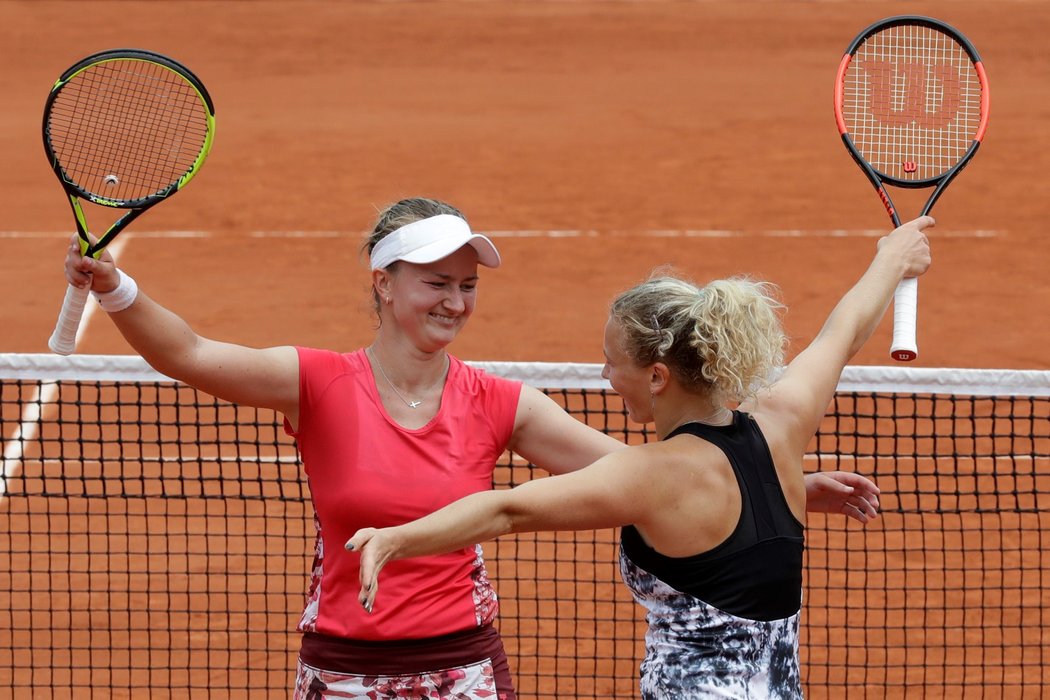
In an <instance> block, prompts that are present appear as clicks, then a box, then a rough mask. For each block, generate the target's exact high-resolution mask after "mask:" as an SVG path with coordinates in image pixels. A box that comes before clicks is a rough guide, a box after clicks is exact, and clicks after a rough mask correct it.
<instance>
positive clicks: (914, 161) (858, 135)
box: [835, 16, 990, 361]
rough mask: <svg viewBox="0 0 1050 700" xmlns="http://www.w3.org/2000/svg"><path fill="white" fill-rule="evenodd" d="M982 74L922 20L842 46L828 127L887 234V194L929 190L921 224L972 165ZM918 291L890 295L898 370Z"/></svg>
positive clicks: (983, 104)
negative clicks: (866, 183) (859, 174)
mask: <svg viewBox="0 0 1050 700" xmlns="http://www.w3.org/2000/svg"><path fill="white" fill-rule="evenodd" d="M989 106H990V96H989V91H988V77H987V75H986V74H985V71H984V65H983V64H982V63H981V58H980V56H978V54H977V50H976V49H974V47H973V44H971V43H970V42H969V41H968V40H967V39H966V37H964V36H963V35H962V34H960V33H959V32H958V31H957V30H956V29H954V28H953V27H950V26H948V25H947V24H945V23H944V22H941V21H939V20H935V19H931V18H929V17H918V16H899V17H890V18H887V19H884V20H882V21H879V22H876V23H875V24H873V25H871V26H870V27H868V28H867V29H865V30H864V31H862V32H861V33H860V34H858V35H857V37H856V38H855V39H854V40H853V41H852V42H851V43H850V45H849V47H848V48H847V49H846V53H845V55H844V56H843V57H842V61H841V62H840V63H839V69H838V74H837V75H836V76H835V122H836V123H837V125H838V129H839V134H840V135H841V136H842V142H843V143H844V144H845V145H846V148H847V149H848V150H849V153H850V155H852V156H853V159H854V160H855V161H856V162H857V164H858V165H859V166H860V168H861V170H863V171H864V174H865V175H867V176H868V179H869V180H870V181H871V184H872V185H873V186H874V187H875V190H876V191H877V192H878V194H879V198H880V199H881V200H882V204H883V206H884V207H885V208H886V212H887V213H888V214H889V216H890V219H891V220H892V221H893V225H894V226H900V223H901V220H900V217H899V216H898V214H897V210H896V209H895V207H894V204H893V200H892V199H891V198H890V195H889V192H887V190H886V185H893V186H895V187H903V188H909V189H915V188H924V187H933V188H934V189H933V192H932V193H931V194H930V196H929V198H928V199H927V200H926V204H925V206H924V207H923V209H922V211H921V212H920V215H925V214H928V213H929V212H930V210H931V209H933V205H934V204H935V203H936V202H937V200H938V198H939V197H940V196H941V194H942V193H943V192H944V189H945V188H946V187H947V186H948V184H949V183H950V182H951V181H952V180H953V179H955V177H956V176H957V175H958V174H959V173H960V172H961V171H962V169H963V168H964V167H965V166H966V164H967V163H969V162H970V159H971V158H973V156H974V154H975V153H976V152H977V149H978V147H979V146H980V145H981V140H982V139H983V138H984V132H985V129H986V128H987V126H988V110H989ZM917 296H918V284H917V282H916V280H915V279H906V280H903V281H902V282H901V284H900V285H899V286H898V287H897V293H896V294H895V295H894V302H893V303H894V309H893V345H892V347H891V349H890V354H891V355H892V356H893V358H894V359H896V360H899V361H908V360H913V359H915V358H916V357H917V356H918V346H917V343H916V338H915V335H916V334H915V327H916V309H917Z"/></svg>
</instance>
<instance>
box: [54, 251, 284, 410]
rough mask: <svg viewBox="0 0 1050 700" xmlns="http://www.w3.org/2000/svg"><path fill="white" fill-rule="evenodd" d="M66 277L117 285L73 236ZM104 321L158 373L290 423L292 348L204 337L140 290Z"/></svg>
mask: <svg viewBox="0 0 1050 700" xmlns="http://www.w3.org/2000/svg"><path fill="white" fill-rule="evenodd" d="M66 279H67V280H68V281H69V283H70V284H72V285H74V286H77V287H81V288H84V287H90V288H91V289H92V290H93V291H96V292H108V291H111V290H113V289H115V288H116V286H117V284H118V282H119V276H118V272H117V268H116V265H115V263H114V260H113V257H112V256H111V255H110V254H109V252H108V251H103V253H102V255H101V256H100V258H99V259H98V260H95V259H94V258H91V257H84V256H82V255H81V253H80V246H79V245H78V243H77V238H76V237H74V238H73V241H72V243H71V245H70V247H69V250H68V252H67V254H66ZM109 317H110V319H112V321H113V323H114V324H115V325H116V327H117V329H118V330H119V331H120V333H121V334H122V335H123V336H124V338H125V339H126V340H127V341H128V343H129V344H130V345H131V347H132V348H134V349H135V351H136V352H138V353H139V354H140V355H142V357H143V358H144V359H145V360H146V362H148V363H149V364H150V366H151V367H153V368H154V369H156V370H157V371H158V372H161V373H162V374H165V375H167V376H169V377H172V378H173V379H178V380H179V381H182V382H185V383H187V384H189V385H191V386H195V387H197V388H199V389H201V390H202V391H205V392H207V393H209V394H211V395H212V396H217V397H219V398H222V399H225V400H227V401H232V402H234V403H239V404H244V405H248V406H259V407H264V408H272V409H274V410H276V411H279V412H281V413H283V414H285V415H286V416H288V417H289V419H291V420H292V422H293V424H294V423H295V421H296V419H297V417H298V404H299V357H298V354H297V353H296V351H295V348H292V347H276V348H269V349H265V350H259V349H256V348H248V347H244V346H241V345H234V344H232V343H223V342H219V341H215V340H210V339H208V338H204V337H202V336H200V335H197V333H195V332H194V331H193V329H191V328H190V326H189V324H187V323H186V322H185V321H184V320H183V319H182V318H180V317H179V316H177V315H176V314H174V313H173V312H171V311H169V310H168V309H166V308H164V307H163V306H161V305H160V304H158V303H156V302H155V301H153V300H152V299H150V298H149V297H148V296H147V295H146V294H145V293H144V292H142V291H141V290H139V293H138V296H136V297H135V301H134V302H133V303H132V304H131V306H129V307H128V308H126V309H124V310H123V311H117V312H115V313H111V314H109Z"/></svg>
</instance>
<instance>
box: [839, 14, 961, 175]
mask: <svg viewBox="0 0 1050 700" xmlns="http://www.w3.org/2000/svg"><path fill="white" fill-rule="evenodd" d="M981 90H982V85H981V80H980V77H979V75H978V73H977V69H976V67H975V66H974V64H973V61H972V60H971V59H970V56H969V54H968V53H967V52H966V50H965V49H964V48H963V47H962V46H961V45H960V44H959V43H958V42H957V41H955V39H953V38H952V37H951V36H949V35H947V34H945V33H943V32H941V31H938V30H936V29H934V28H931V27H927V26H918V25H907V24H905V25H897V26H893V27H889V28H887V29H884V30H883V31H880V32H877V33H876V34H873V35H872V36H870V37H868V38H867V39H866V40H865V41H864V42H862V43H861V45H860V46H859V47H858V48H857V51H856V53H855V54H854V56H853V58H852V60H851V62H850V65H849V67H848V69H847V71H846V75H845V82H844V85H843V104H842V115H843V118H844V120H845V122H846V125H847V128H848V131H849V133H850V137H851V138H852V140H853V143H854V145H855V146H856V147H857V150H858V151H860V153H861V155H862V156H863V157H864V158H865V160H867V161H868V162H869V163H871V165H872V166H874V167H875V168H876V169H877V170H879V171H880V172H881V173H883V174H884V175H888V176H890V177H893V178H896V179H898V180H903V181H917V180H927V179H934V178H937V177H939V176H941V175H943V174H944V173H945V172H947V171H948V170H950V169H951V168H952V167H953V166H954V165H955V164H956V163H958V162H959V161H960V160H961V159H962V158H963V157H964V156H965V154H966V152H967V151H968V150H969V148H970V146H971V145H972V143H973V140H974V138H975V137H976V134H977V132H978V130H979V128H980V124H981V116H982V115H981Z"/></svg>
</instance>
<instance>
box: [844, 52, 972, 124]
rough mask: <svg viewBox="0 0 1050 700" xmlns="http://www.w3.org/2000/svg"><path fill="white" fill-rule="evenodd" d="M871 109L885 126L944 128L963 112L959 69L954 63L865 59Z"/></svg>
mask: <svg viewBox="0 0 1050 700" xmlns="http://www.w3.org/2000/svg"><path fill="white" fill-rule="evenodd" d="M860 67H861V68H863V69H864V71H865V72H866V73H867V75H868V109H869V111H870V113H871V116H872V117H874V118H875V119H876V120H877V121H879V122H881V123H882V125H883V126H896V127H907V126H917V127H919V128H921V129H943V128H945V127H947V126H948V125H949V124H950V123H951V122H952V120H954V119H955V118H956V116H957V114H958V112H959V83H960V79H959V72H958V69H957V68H955V67H954V66H950V65H943V64H932V65H930V64H925V63H892V62H889V61H865V62H864V63H863V64H861V66H860Z"/></svg>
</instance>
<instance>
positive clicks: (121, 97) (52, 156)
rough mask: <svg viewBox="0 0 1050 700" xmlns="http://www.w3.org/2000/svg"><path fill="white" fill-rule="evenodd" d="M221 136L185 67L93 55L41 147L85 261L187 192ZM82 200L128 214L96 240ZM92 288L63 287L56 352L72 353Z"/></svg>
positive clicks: (147, 57) (145, 55) (62, 89)
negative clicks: (64, 198)
mask: <svg viewBox="0 0 1050 700" xmlns="http://www.w3.org/2000/svg"><path fill="white" fill-rule="evenodd" d="M214 135H215V107H214V106H213V104H212V101H211V97H210V96H209V95H208V91H207V90H205V88H204V85H203V84H202V83H201V81H200V80H199V79H198V78H197V76H195V75H194V74H193V73H191V72H190V71H189V69H187V68H186V67H185V66H183V65H182V64H180V63H178V62H177V61H174V60H172V59H170V58H167V57H166V56H161V55H160V54H157V53H153V52H152V51H144V50H141V49H114V50H110V51H103V52H101V53H96V54H93V55H91V56H88V57H87V58H84V59H82V60H80V61H78V62H77V63H76V64H75V65H73V66H72V67H71V68H69V69H68V70H67V71H66V72H65V73H63V74H62V76H61V77H60V78H59V79H58V81H57V82H56V83H55V85H54V87H52V88H51V94H50V95H48V98H47V104H46V105H45V106H44V149H45V150H46V151H47V158H48V160H49V161H50V163H51V167H52V168H54V170H55V174H56V175H57V176H58V180H59V182H60V183H62V187H63V188H64V189H65V191H66V195H67V196H68V198H69V203H70V206H71V207H72V208H73V217H74V219H75V221H76V226H77V233H78V234H79V236H80V249H81V252H82V253H83V254H84V255H92V256H95V257H98V255H99V253H101V252H102V250H103V249H104V248H105V247H106V246H107V245H108V244H109V243H110V242H111V241H112V240H113V239H114V237H116V235H117V234H119V233H120V232H121V231H123V230H124V229H125V228H126V227H127V225H128V224H130V223H131V222H132V221H134V220H135V219H137V218H138V217H139V215H141V214H142V212H144V211H146V210H147V209H149V208H150V207H152V206H153V205H155V204H157V203H158V202H160V201H163V200H164V199H167V198H168V197H170V196H171V195H173V194H175V193H176V192H178V191H179V190H180V189H182V188H183V187H185V186H186V183H187V182H189V181H190V180H191V179H192V178H193V176H194V175H196V174H197V171H198V170H200V167H201V165H202V164H203V162H204V159H205V157H206V156H207V155H208V151H209V150H210V149H211V144H212V139H213V137H214ZM81 199H84V200H87V201H89V202H91V203H93V204H97V205H99V206H102V207H109V208H113V209H126V210H127V212H126V213H125V214H124V215H123V216H121V217H120V218H119V219H118V220H117V221H116V222H115V223H114V224H112V225H111V226H110V227H109V229H108V230H106V232H105V233H104V234H103V235H101V236H99V237H98V240H97V241H96V242H94V243H92V240H91V237H90V235H89V232H88V225H87V220H86V218H85V216H84V209H83V207H82V205H81ZM88 293H89V292H88V290H87V289H78V288H76V287H74V286H72V285H70V286H69V289H67V290H66V297H65V301H64V302H63V303H62V311H61V313H60V314H59V317H58V323H57V325H56V326H55V332H54V333H53V334H52V335H51V339H50V340H49V341H48V346H49V347H50V348H51V350H52V351H54V352H56V353H58V354H60V355H68V354H70V353H72V352H73V350H74V349H75V347H76V334H77V329H78V328H79V326H80V318H81V316H82V315H83V312H84V304H85V302H86V301H87V297H88Z"/></svg>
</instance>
